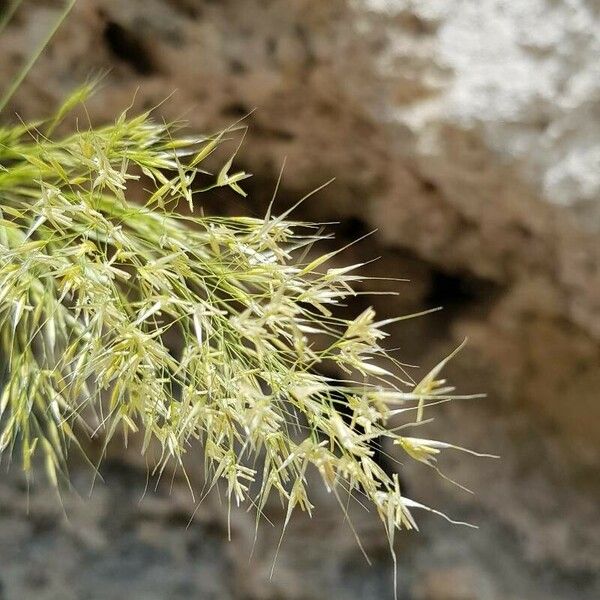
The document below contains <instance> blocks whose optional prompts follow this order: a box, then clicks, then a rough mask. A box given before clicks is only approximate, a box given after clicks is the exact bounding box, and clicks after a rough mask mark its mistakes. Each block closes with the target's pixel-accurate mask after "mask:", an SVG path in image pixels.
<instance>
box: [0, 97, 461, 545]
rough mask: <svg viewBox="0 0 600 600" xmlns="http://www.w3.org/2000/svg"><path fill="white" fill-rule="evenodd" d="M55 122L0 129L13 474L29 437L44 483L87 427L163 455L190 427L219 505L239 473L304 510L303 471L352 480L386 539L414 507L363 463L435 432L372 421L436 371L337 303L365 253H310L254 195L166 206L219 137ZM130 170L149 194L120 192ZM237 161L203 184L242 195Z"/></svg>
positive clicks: (419, 452) (155, 127)
mask: <svg viewBox="0 0 600 600" xmlns="http://www.w3.org/2000/svg"><path fill="white" fill-rule="evenodd" d="M76 94H79V96H76V98H80V97H84V96H85V93H82V92H81V91H78V92H76ZM72 104H74V101H73V100H72V99H70V100H68V101H67V103H66V104H65V107H66V108H71V106H72ZM65 111H66V109H65V108H63V109H61V110H60V111H59V112H58V118H62V116H64V113H65ZM56 121H57V120H56V119H55V120H54V121H50V122H49V123H48V124H46V125H47V129H46V130H45V131H46V133H47V135H44V134H42V133H41V131H43V129H42V127H44V126H46V125H44V124H37V126H36V127H35V128H34V127H33V126H28V125H19V126H13V127H9V128H5V129H1V130H0V356H1V357H2V363H1V365H2V366H1V370H0V384H1V385H0V391H1V395H0V415H1V416H0V450H2V451H4V450H6V451H9V452H10V451H14V450H17V451H20V455H21V458H22V464H23V468H24V469H25V470H26V471H28V470H30V468H31V464H32V457H33V456H34V454H36V453H38V452H40V453H41V454H42V455H43V456H44V458H45V463H46V468H47V472H48V475H49V477H50V478H51V479H52V480H53V481H54V482H57V481H59V480H60V478H61V475H63V474H65V461H66V458H67V451H68V449H69V448H70V447H72V446H73V445H75V446H79V445H80V441H81V440H82V438H83V437H85V436H101V437H102V439H103V440H105V443H108V442H109V441H110V440H111V438H113V437H114V436H115V435H116V434H117V433H119V434H121V435H123V436H125V439H126V438H127V435H128V434H131V433H133V432H140V439H141V445H142V448H141V450H142V452H145V451H146V450H147V449H148V447H149V445H150V444H151V443H156V442H158V444H159V447H160V449H161V450H162V453H161V456H160V459H159V464H158V467H157V468H158V469H159V470H160V469H162V468H163V467H164V465H165V464H166V463H167V462H168V461H175V462H176V463H178V464H181V461H182V458H183V455H184V454H185V453H186V451H188V449H189V448H190V447H191V446H192V444H194V443H195V442H196V441H198V442H200V444H201V447H202V449H203V452H204V455H205V462H206V465H207V473H208V477H209V483H211V482H216V481H217V480H224V481H225V482H226V486H227V490H228V492H227V493H228V497H229V501H230V502H234V503H236V504H241V503H244V502H246V501H247V500H248V495H249V489H250V486H251V484H252V483H253V482H255V483H256V484H257V485H259V489H260V491H259V493H258V497H251V498H250V501H251V502H253V503H254V504H255V505H256V507H257V509H258V511H259V512H260V511H261V510H262V509H263V507H264V506H265V503H266V501H267V499H268V497H269V496H270V495H271V494H277V495H279V496H280V497H281V498H282V500H283V501H284V502H285V503H286V504H287V506H288V509H289V510H288V514H291V511H292V510H293V509H294V508H295V507H300V508H301V509H303V510H308V511H310V510H311V508H312V506H311V503H310V500H309V495H308V490H307V471H308V469H309V468H315V469H316V470H317V471H318V473H320V475H321V477H322V479H323V482H324V485H325V486H326V487H327V489H329V490H333V491H339V490H340V489H341V490H344V491H345V492H351V493H359V494H361V495H364V496H366V498H367V499H368V500H369V501H370V503H371V504H372V505H374V506H375V507H376V509H377V511H378V513H379V515H380V516H381V519H382V521H383V523H384V526H385V528H386V530H387V533H388V535H389V536H390V538H392V537H393V532H394V530H395V529H397V528H401V527H406V528H413V527H415V526H416V525H415V521H414V519H413V517H412V515H411V508H414V507H421V505H419V504H418V503H416V502H414V501H411V500H409V499H407V498H404V497H403V495H402V493H401V490H400V487H399V484H398V479H397V477H390V476H389V475H387V474H386V473H385V472H384V471H383V470H382V469H381V468H380V467H379V466H378V465H377V463H376V461H375V460H374V458H373V440H375V439H377V438H389V439H390V440H391V442H392V443H395V444H397V445H398V446H399V447H400V448H401V449H402V450H404V451H405V453H406V454H407V456H409V457H411V458H413V459H415V460H417V461H421V462H424V463H427V464H431V463H432V462H433V461H435V458H436V455H437V454H438V453H439V452H440V451H441V450H442V449H444V448H447V447H450V446H449V445H446V444H440V443H436V442H433V441H431V440H423V439H417V438H410V437H402V436H400V435H399V434H398V433H396V431H397V429H392V428H389V426H388V425H387V423H388V419H389V418H390V417H392V416H395V415H398V414H400V413H404V414H407V415H410V414H415V415H416V420H420V419H421V415H422V410H423V407H424V405H426V404H427V402H428V401H429V400H431V401H434V402H439V401H440V400H444V399H449V398H451V397H452V388H450V387H447V386H445V385H444V384H443V381H439V380H438V378H437V377H438V372H439V369H437V368H436V369H434V371H432V372H431V373H430V375H428V376H427V377H426V378H425V379H424V380H423V381H422V382H421V383H419V384H417V385H413V384H411V382H410V381H408V380H407V381H405V380H404V379H403V378H402V377H401V376H400V375H401V371H400V370H399V365H398V364H397V363H396V361H395V360H394V359H393V358H391V357H390V356H389V355H388V354H386V352H385V350H384V349H383V347H382V342H383V340H384V339H385V337H386V335H387V334H386V332H385V331H384V328H383V327H384V326H385V325H386V324H388V323H389V322H390V321H387V322H377V321H376V320H375V313H374V311H373V310H372V309H370V308H369V309H367V310H366V311H365V312H363V313H362V314H360V315H359V316H357V317H356V318H355V319H353V320H346V319H343V318H340V317H339V316H336V310H335V309H336V305H338V304H339V303H341V302H343V301H344V299H346V298H347V297H349V296H351V295H352V294H353V289H352V285H353V283H354V282H356V281H357V280H359V279H360V277H359V276H358V275H357V274H356V269H357V268H358V267H360V266H361V265H353V266H351V267H346V268H339V267H338V268H327V266H326V263H327V261H328V260H329V259H330V258H331V257H332V254H331V253H330V254H322V255H317V257H316V258H313V257H314V256H315V254H314V248H313V246H315V245H317V244H318V242H319V241H320V240H321V239H323V237H324V235H323V234H322V233H321V229H320V228H319V227H317V226H316V225H313V224H310V223H303V222H294V221H292V220H288V219H287V215H286V218H281V217H275V216H272V215H271V211H270V210H269V212H268V214H267V216H266V217H265V218H264V219H254V218H247V217H239V218H224V217H206V216H188V215H185V214H182V213H179V212H177V208H178V205H179V204H180V203H184V204H186V205H188V206H189V208H190V209H192V211H193V209H194V208H195V206H196V196H197V194H198V193H199V192H198V182H196V183H195V180H196V179H197V178H198V175H199V173H201V171H200V168H201V165H202V163H203V162H204V160H205V159H206V158H207V157H208V156H209V155H210V154H211V153H212V152H213V151H214V150H215V148H216V147H217V146H218V145H219V143H220V142H221V141H222V139H223V134H219V135H216V136H212V137H207V138H199V139H191V138H189V137H184V136H181V135H180V136H177V133H176V132H174V131H173V130H172V129H170V128H168V127H167V126H166V125H164V124H159V123H157V122H154V121H153V120H152V118H151V114H150V113H145V114H142V115H140V116H137V117H133V118H130V117H129V116H127V114H125V113H124V114H122V115H121V116H120V117H119V118H118V119H117V121H116V122H115V124H114V125H111V126H108V127H104V128H100V129H93V130H87V131H80V132H78V133H75V134H72V135H70V136H69V137H66V138H64V139H55V138H54V137H48V136H49V135H51V134H49V133H48V132H49V131H50V130H53V129H54V127H55V125H56V124H57V122H56ZM142 177H143V183H144V185H145V186H147V187H148V186H149V187H150V189H149V190H147V196H146V203H145V205H142V204H136V203H132V202H131V201H130V200H129V199H128V195H129V190H130V186H131V184H132V182H134V181H135V180H138V179H140V178H142ZM246 177H247V175H246V174H245V173H242V172H235V171H234V170H232V161H231V160H230V161H228V162H227V163H226V165H225V167H224V168H223V169H221V171H220V172H219V174H218V176H217V177H216V179H215V182H214V185H212V186H209V187H214V186H227V187H230V188H232V189H233V190H235V191H236V192H238V193H241V194H243V193H244V192H243V190H242V188H241V187H240V182H241V181H242V180H243V179H245V178H246ZM136 185H139V184H136ZM193 214H194V213H193V212H192V215H193ZM307 255H309V256H310V257H311V258H310V259H309V260H310V262H307V259H305V258H304V257H305V256H307ZM172 340H175V341H179V343H173V342H172ZM174 348H176V349H174ZM328 364H329V365H330V366H332V365H333V366H336V368H338V369H339V370H341V371H342V372H344V373H346V374H347V377H348V379H347V380H346V381H344V382H342V383H341V384H340V385H339V386H337V387H336V389H335V390H334V388H333V387H332V383H331V381H330V380H329V379H328V378H326V377H324V376H322V375H319V374H318V372H319V370H320V369H321V368H322V367H323V366H326V365H328ZM340 394H341V396H340ZM257 459H259V460H257Z"/></svg>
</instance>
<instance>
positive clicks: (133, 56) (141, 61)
mask: <svg viewBox="0 0 600 600" xmlns="http://www.w3.org/2000/svg"><path fill="white" fill-rule="evenodd" d="M104 39H105V40H106V43H107V44H108V47H109V49H110V51H111V52H112V53H113V55H114V56H115V57H116V58H118V59H119V60H120V61H122V62H124V63H127V64H128V65H129V66H130V67H131V68H132V69H133V70H134V71H135V72H136V73H138V74H140V75H146V76H147V75H152V74H153V73H155V72H156V71H157V68H156V65H155V64H154V61H153V60H152V57H151V55H150V52H149V50H148V48H147V47H146V44H145V43H144V42H143V40H142V38H140V37H138V35H136V34H135V33H134V32H132V31H130V30H128V29H126V28H125V27H123V26H122V25H119V23H116V22H114V21H108V23H107V24H106V27H105V29H104Z"/></svg>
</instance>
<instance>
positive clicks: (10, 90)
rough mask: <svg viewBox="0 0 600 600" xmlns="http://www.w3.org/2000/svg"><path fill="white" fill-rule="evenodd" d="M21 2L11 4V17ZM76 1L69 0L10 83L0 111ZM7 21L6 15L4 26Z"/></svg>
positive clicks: (18, 0)
mask: <svg viewBox="0 0 600 600" xmlns="http://www.w3.org/2000/svg"><path fill="white" fill-rule="evenodd" d="M20 2H21V0H17V1H16V2H15V3H14V4H13V5H12V6H11V8H9V9H8V15H9V18H10V16H11V15H12V13H14V11H15V10H16V8H17V6H18V5H19V4H20ZM75 2H77V0H68V1H67V3H66V5H65V8H64V9H63V11H62V12H61V14H60V16H59V17H58V19H57V20H56V23H54V25H53V26H52V27H51V28H50V30H49V31H48V32H47V34H46V36H45V37H44V38H43V39H42V41H41V43H40V44H39V45H38V47H37V48H36V49H35V51H34V53H33V54H32V55H31V56H30V57H29V60H28V61H27V62H26V63H25V65H23V67H22V68H21V70H20V71H19V72H18V73H17V76H16V77H15V79H14V81H13V82H12V84H11V85H10V87H9V88H8V90H7V91H6V93H5V94H4V95H3V96H2V99H1V100H0V112H2V111H3V110H4V108H5V107H6V105H7V104H8V102H9V100H10V99H11V98H12V97H13V95H14V93H15V92H16V91H17V89H18V87H19V86H20V85H21V83H22V82H23V79H25V77H26V76H27V74H28V73H29V71H30V70H31V68H32V67H33V65H34V64H35V62H36V61H37V59H38V58H39V56H40V54H41V53H42V52H43V51H44V48H45V47H46V46H47V45H48V42H49V41H50V40H51V39H52V36H53V35H54V34H55V33H56V31H57V30H58V28H59V27H60V26H61V24H62V22H63V21H64V20H65V19H66V17H67V15H68V14H69V12H70V11H71V9H72V8H73V6H75ZM6 22H7V19H6V16H5V19H4V21H3V23H2V26H4V24H5V23H6Z"/></svg>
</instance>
